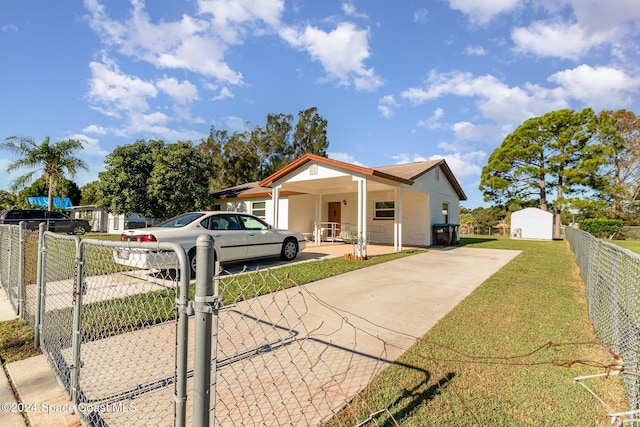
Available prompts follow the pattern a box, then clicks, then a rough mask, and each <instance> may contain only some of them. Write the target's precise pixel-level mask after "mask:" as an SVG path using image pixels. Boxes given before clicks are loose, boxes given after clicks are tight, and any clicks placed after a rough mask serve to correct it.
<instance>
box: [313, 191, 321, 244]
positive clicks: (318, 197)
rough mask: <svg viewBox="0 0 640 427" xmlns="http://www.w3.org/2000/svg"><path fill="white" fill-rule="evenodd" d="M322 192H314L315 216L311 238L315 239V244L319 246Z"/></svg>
mask: <svg viewBox="0 0 640 427" xmlns="http://www.w3.org/2000/svg"><path fill="white" fill-rule="evenodd" d="M321 211H322V194H316V206H315V217H314V219H313V239H314V241H315V244H316V246H320V240H321V238H322V236H321V235H320V231H321V228H320V219H321V218H322V216H321V215H322V214H321Z"/></svg>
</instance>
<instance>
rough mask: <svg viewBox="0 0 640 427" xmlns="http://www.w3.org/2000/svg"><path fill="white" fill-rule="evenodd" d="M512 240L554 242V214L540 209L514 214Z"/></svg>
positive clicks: (520, 211) (525, 210) (524, 210)
mask: <svg viewBox="0 0 640 427" xmlns="http://www.w3.org/2000/svg"><path fill="white" fill-rule="evenodd" d="M511 238H513V239H534V240H553V214H552V213H551V212H547V211H543V210H542V209H538V208H526V209H522V210H519V211H516V212H513V213H512V214H511Z"/></svg>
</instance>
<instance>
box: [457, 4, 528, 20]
mask: <svg viewBox="0 0 640 427" xmlns="http://www.w3.org/2000/svg"><path fill="white" fill-rule="evenodd" d="M448 1H449V7H451V9H455V10H459V11H460V12H462V13H464V14H465V15H467V17H468V18H469V21H471V22H472V23H474V24H480V25H484V24H487V23H488V22H489V21H491V19H493V18H494V17H495V16H497V15H499V14H502V13H505V12H510V11H512V10H514V9H516V8H517V7H518V6H519V5H520V3H521V1H520V0H482V1H478V0H448Z"/></svg>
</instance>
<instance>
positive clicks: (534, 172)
mask: <svg viewBox="0 0 640 427" xmlns="http://www.w3.org/2000/svg"><path fill="white" fill-rule="evenodd" d="M594 126H595V115H594V113H593V110H591V109H590V108H585V109H584V110H582V111H578V112H576V111H573V110H570V109H564V110H558V111H553V112H550V113H547V114H544V115H542V116H540V117H534V118H531V119H529V120H527V121H525V122H524V123H523V124H522V125H520V126H518V128H516V130H515V131H514V132H512V133H511V134H510V135H508V136H507V137H506V138H505V139H504V141H503V142H502V144H501V145H500V147H498V148H496V149H495V150H494V152H493V153H492V154H491V156H489V161H488V163H487V165H486V166H485V167H484V168H483V170H482V175H481V181H480V190H481V191H482V192H483V194H484V196H485V200H492V201H494V202H496V203H498V204H507V205H513V204H526V203H527V202H528V201H529V200H530V199H531V198H532V197H535V198H537V199H538V201H539V207H540V209H542V210H549V201H548V198H549V195H550V193H551V192H554V193H555V194H554V195H555V199H554V203H553V204H554V209H555V211H556V214H558V216H557V221H559V220H560V218H559V214H560V213H561V211H562V206H563V203H565V201H566V200H567V198H568V197H570V196H572V195H577V194H582V193H584V192H585V191H588V190H590V189H591V190H593V189H595V188H596V187H597V185H598V183H597V179H596V176H597V171H598V168H599V167H600V165H601V164H602V163H603V162H604V158H603V156H602V152H601V149H600V146H599V145H598V144H594V139H593V138H592V136H593V134H594V130H595V128H594ZM557 225H558V226H559V223H557Z"/></svg>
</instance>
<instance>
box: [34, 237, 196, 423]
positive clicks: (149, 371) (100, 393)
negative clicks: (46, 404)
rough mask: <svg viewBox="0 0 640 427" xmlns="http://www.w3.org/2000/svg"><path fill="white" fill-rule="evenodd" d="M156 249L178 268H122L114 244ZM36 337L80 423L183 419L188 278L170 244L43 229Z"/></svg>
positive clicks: (183, 262)
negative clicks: (134, 241)
mask: <svg viewBox="0 0 640 427" xmlns="http://www.w3.org/2000/svg"><path fill="white" fill-rule="evenodd" d="M130 246H135V248H136V249H135V250H145V251H153V252H155V253H157V254H158V258H157V260H158V262H159V263H160V262H162V259H163V258H168V259H170V260H171V261H170V262H173V263H174V265H175V268H171V269H167V268H166V266H165V265H164V264H163V268H154V267H153V266H148V265H145V266H140V267H137V266H135V265H133V266H123V265H120V264H118V263H116V262H115V253H116V251H118V250H119V249H122V248H129V247H130ZM39 253H40V257H41V260H40V268H39V271H40V277H41V280H39V281H38V290H37V291H36V294H37V295H41V298H39V299H38V301H40V302H39V304H38V309H37V313H39V315H38V316H36V328H35V330H36V331H37V333H36V335H37V339H38V342H39V344H40V347H41V349H42V351H43V353H44V354H45V356H46V358H47V360H48V362H49V364H50V365H51V367H52V369H53V371H54V374H55V376H56V378H57V380H58V382H59V384H60V385H61V387H62V389H63V391H64V392H65V395H66V396H67V398H69V399H70V400H71V402H72V403H73V404H74V405H75V407H76V413H77V414H78V416H79V417H80V419H81V420H83V422H84V423H86V424H88V425H92V426H102V425H137V426H143V425H149V426H156V425H172V424H173V425H178V426H181V425H185V422H186V381H187V347H186V346H187V343H188V339H187V335H186V334H187V322H188V320H187V316H188V311H187V309H186V307H187V302H188V294H189V278H188V277H184V278H182V279H181V278H180V274H179V273H178V272H179V271H180V270H182V271H185V270H184V269H185V268H186V266H187V259H186V254H185V253H184V250H183V249H182V248H181V247H180V246H178V245H174V244H158V243H134V244H129V243H120V242H109V241H103V240H95V239H84V240H80V239H79V238H78V237H69V236H63V235H59V234H55V233H50V232H44V233H42V237H41V246H40V251H39Z"/></svg>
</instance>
